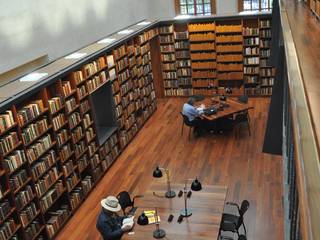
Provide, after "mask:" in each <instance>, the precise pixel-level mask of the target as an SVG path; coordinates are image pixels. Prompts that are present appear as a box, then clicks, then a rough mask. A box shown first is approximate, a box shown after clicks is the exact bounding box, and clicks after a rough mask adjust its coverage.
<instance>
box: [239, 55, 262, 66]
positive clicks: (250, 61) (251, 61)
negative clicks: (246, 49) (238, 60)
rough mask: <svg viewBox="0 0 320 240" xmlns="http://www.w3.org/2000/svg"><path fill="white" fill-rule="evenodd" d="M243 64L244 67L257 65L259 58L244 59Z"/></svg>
mask: <svg viewBox="0 0 320 240" xmlns="http://www.w3.org/2000/svg"><path fill="white" fill-rule="evenodd" d="M243 63H244V64H245V65H259V63H260V58H259V57H246V58H244V61H243Z"/></svg>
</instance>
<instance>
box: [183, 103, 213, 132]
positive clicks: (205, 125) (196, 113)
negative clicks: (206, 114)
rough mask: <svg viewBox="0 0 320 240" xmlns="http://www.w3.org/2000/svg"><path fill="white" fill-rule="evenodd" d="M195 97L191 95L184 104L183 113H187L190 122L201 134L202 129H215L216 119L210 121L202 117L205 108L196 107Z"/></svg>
mask: <svg viewBox="0 0 320 240" xmlns="http://www.w3.org/2000/svg"><path fill="white" fill-rule="evenodd" d="M195 102H196V100H195V98H193V97H190V98H189V99H188V101H187V102H186V103H185V104H184V105H183V109H182V114H183V115H185V116H186V117H187V118H188V120H189V122H190V123H191V124H192V125H193V126H194V131H195V132H196V133H197V134H199V133H200V132H201V130H207V131H208V130H214V129H215V121H209V120H207V119H205V118H201V115H202V114H203V110H204V109H203V108H201V107H200V108H196V107H195V106H194V103H195Z"/></svg>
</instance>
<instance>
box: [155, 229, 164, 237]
mask: <svg viewBox="0 0 320 240" xmlns="http://www.w3.org/2000/svg"><path fill="white" fill-rule="evenodd" d="M165 236H166V232H165V231H164V230H162V229H157V230H155V231H154V232H153V237H154V238H156V239H160V238H164V237H165Z"/></svg>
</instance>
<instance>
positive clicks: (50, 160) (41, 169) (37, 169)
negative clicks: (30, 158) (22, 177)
mask: <svg viewBox="0 0 320 240" xmlns="http://www.w3.org/2000/svg"><path fill="white" fill-rule="evenodd" d="M56 161H57V156H56V153H55V151H54V150H50V151H49V152H48V153H47V154H46V155H44V156H43V157H41V158H40V159H39V160H38V161H37V162H35V163H34V164H33V165H32V167H31V174H32V176H33V179H34V180H35V181H37V180H38V178H39V177H40V176H41V175H42V174H44V173H45V172H46V171H47V170H48V169H50V168H51V167H52V166H53V165H54V164H55V163H56Z"/></svg>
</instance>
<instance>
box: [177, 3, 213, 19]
mask: <svg viewBox="0 0 320 240" xmlns="http://www.w3.org/2000/svg"><path fill="white" fill-rule="evenodd" d="M211 2H212V0H178V10H179V11H177V13H178V14H183V15H184V14H188V15H211V14H212V6H211Z"/></svg>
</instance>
